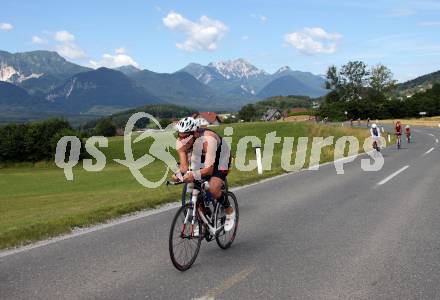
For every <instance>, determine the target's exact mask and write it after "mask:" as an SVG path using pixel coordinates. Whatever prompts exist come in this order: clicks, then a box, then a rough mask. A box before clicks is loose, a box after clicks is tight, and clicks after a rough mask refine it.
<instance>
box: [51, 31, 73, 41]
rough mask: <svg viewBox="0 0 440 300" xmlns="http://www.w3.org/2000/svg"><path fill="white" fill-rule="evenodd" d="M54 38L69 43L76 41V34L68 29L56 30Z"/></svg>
mask: <svg viewBox="0 0 440 300" xmlns="http://www.w3.org/2000/svg"><path fill="white" fill-rule="evenodd" d="M54 39H55V40H56V41H58V42H62V43H68V42H73V41H75V36H74V35H73V34H71V33H70V32H68V31H66V30H61V31H57V32H55V35H54Z"/></svg>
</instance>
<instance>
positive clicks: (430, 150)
mask: <svg viewBox="0 0 440 300" xmlns="http://www.w3.org/2000/svg"><path fill="white" fill-rule="evenodd" d="M432 151H434V147H432V148H431V149H429V150H428V151H426V152H425V154H423V155H426V154H429V153H431V152H432Z"/></svg>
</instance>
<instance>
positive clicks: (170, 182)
mask: <svg viewBox="0 0 440 300" xmlns="http://www.w3.org/2000/svg"><path fill="white" fill-rule="evenodd" d="M165 184H166V185H179V184H185V182H183V181H169V180H167V181H166V182H165Z"/></svg>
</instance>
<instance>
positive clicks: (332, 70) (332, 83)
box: [325, 65, 340, 90]
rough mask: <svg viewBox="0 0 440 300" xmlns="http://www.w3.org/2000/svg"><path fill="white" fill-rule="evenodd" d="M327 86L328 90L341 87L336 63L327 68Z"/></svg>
mask: <svg viewBox="0 0 440 300" xmlns="http://www.w3.org/2000/svg"><path fill="white" fill-rule="evenodd" d="M325 88H326V89H328V90H337V89H339V88H340V83H339V74H338V69H337V68H336V66H334V65H333V66H330V67H329V68H328V70H327V81H326V82H325Z"/></svg>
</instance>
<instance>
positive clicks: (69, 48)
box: [56, 43, 86, 59]
mask: <svg viewBox="0 0 440 300" xmlns="http://www.w3.org/2000/svg"><path fill="white" fill-rule="evenodd" d="M56 49H57V52H58V53H59V54H60V55H61V56H64V57H67V58H71V59H79V58H84V57H85V56H86V53H85V52H84V50H83V49H81V47H80V46H78V45H77V44H71V43H69V44H61V45H57V46H56Z"/></svg>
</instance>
